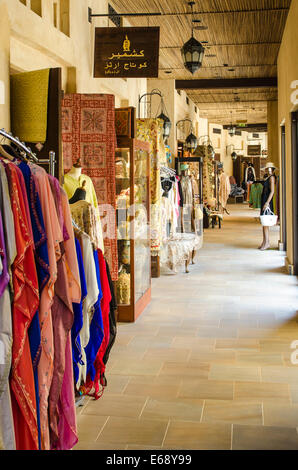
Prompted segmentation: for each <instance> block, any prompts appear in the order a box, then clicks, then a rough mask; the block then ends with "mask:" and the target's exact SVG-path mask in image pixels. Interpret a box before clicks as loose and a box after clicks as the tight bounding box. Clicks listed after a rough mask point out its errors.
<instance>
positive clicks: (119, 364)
mask: <svg viewBox="0 0 298 470" xmlns="http://www.w3.org/2000/svg"><path fill="white" fill-rule="evenodd" d="M230 210H231V215H230V216H225V218H224V223H223V227H222V229H221V230H219V229H218V228H215V229H214V230H212V229H209V230H206V231H205V233H204V247H203V249H202V250H201V251H200V253H199V260H198V263H197V264H196V265H194V266H191V268H190V273H189V274H185V273H179V274H178V275H176V276H162V277H161V278H159V279H153V282H152V284H153V288H152V302H151V304H150V305H149V307H148V308H147V309H146V311H145V312H144V313H143V314H142V316H141V317H140V318H139V319H138V321H137V322H136V323H135V324H121V325H119V326H118V337H117V342H116V345H115V346H114V349H113V351H112V354H111V358H110V362H109V364H108V369H107V378H108V387H107V389H106V390H105V393H104V396H103V398H101V399H100V400H98V401H93V400H92V399H89V398H87V399H86V400H85V402H84V403H85V404H84V406H82V407H80V408H78V409H77V413H78V415H77V418H78V429H79V443H78V445H77V446H76V447H75V449H115V450H117V449H127V450H128V449H129V450H132V449H136V450H140V449H158V448H163V449H218V450H221V449H237V450H239V449H250V450H253V449H264V450H265V449H295V450H297V449H298V434H297V429H298V365H295V364H292V362H291V353H292V352H293V350H292V349H291V343H292V341H293V340H298V324H297V317H296V315H297V311H296V310H297V305H298V303H297V279H296V277H291V276H288V275H287V274H286V273H285V270H284V267H283V266H284V256H283V253H281V252H279V251H277V250H276V249H272V250H270V251H265V252H260V251H259V250H257V246H259V244H260V242H261V226H260V225H259V223H258V222H257V220H256V219H255V217H256V216H257V215H258V213H257V211H253V210H250V209H249V208H248V207H247V206H246V205H237V206H231V207H230ZM271 241H272V247H273V248H276V247H277V242H278V232H277V230H276V228H274V229H272V230H271Z"/></svg>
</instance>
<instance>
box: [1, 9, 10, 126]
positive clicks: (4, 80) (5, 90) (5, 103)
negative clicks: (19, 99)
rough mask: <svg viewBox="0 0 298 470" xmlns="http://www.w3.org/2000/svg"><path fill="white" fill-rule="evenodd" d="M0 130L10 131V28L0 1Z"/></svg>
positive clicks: (5, 11)
mask: <svg viewBox="0 0 298 470" xmlns="http://www.w3.org/2000/svg"><path fill="white" fill-rule="evenodd" d="M0 10H1V15H0V129H2V128H3V127H4V128H5V130H10V112H9V94H10V93H9V62H10V26H9V17H8V12H7V8H6V5H5V4H3V3H2V2H1V1H0Z"/></svg>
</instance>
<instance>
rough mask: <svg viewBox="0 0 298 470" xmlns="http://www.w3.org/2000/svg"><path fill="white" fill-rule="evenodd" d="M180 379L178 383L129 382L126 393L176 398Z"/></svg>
mask: <svg viewBox="0 0 298 470" xmlns="http://www.w3.org/2000/svg"><path fill="white" fill-rule="evenodd" d="M179 388H180V381H179V380H177V381H176V384H165V383H156V382H153V383H152V382H151V383H129V384H128V385H127V387H126V389H125V391H124V394H125V395H133V396H134V395H136V396H140V397H156V398H174V397H177V395H178V392H179Z"/></svg>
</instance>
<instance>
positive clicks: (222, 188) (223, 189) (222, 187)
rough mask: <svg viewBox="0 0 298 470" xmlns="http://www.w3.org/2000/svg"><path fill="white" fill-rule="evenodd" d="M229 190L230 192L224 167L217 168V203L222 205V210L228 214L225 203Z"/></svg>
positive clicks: (228, 179)
mask: <svg viewBox="0 0 298 470" xmlns="http://www.w3.org/2000/svg"><path fill="white" fill-rule="evenodd" d="M230 192H231V184H230V178H229V177H228V175H227V174H226V173H225V172H224V168H223V167H222V168H221V169H220V170H219V203H220V205H221V207H222V210H223V212H226V213H227V214H228V215H230V213H229V212H228V211H227V208H226V205H227V201H228V199H229V196H230Z"/></svg>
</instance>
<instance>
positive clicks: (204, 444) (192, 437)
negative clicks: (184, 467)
mask: <svg viewBox="0 0 298 470" xmlns="http://www.w3.org/2000/svg"><path fill="white" fill-rule="evenodd" d="M231 428H232V427H231V425H229V424H222V423H216V424H213V423H191V422H189V421H171V422H170V426H169V428H168V431H167V434H166V438H165V441H164V444H163V447H164V448H165V449H189V450H191V449H193V450H195V449H198V450H230V448H231Z"/></svg>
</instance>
